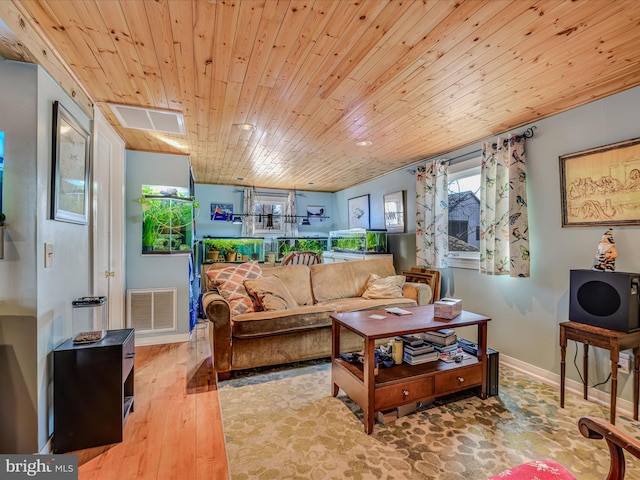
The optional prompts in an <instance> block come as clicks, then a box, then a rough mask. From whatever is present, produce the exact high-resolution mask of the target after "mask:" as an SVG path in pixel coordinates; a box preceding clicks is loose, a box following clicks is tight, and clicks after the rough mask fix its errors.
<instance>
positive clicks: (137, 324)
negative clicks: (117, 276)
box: [127, 288, 178, 332]
mask: <svg viewBox="0 0 640 480" xmlns="http://www.w3.org/2000/svg"><path fill="white" fill-rule="evenodd" d="M177 292H178V290H177V289H176V288H166V289H164V288H163V289H159V288H151V289H145V290H142V289H128V290H127V327H128V328H135V329H136V331H137V332H163V331H164V332H168V331H175V330H176V313H177V311H176V295H177Z"/></svg>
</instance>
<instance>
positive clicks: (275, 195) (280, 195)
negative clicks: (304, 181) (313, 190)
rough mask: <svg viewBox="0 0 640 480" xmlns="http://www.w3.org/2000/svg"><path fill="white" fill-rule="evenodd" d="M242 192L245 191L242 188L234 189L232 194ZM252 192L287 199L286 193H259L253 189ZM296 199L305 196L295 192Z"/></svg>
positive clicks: (263, 191)
mask: <svg viewBox="0 0 640 480" xmlns="http://www.w3.org/2000/svg"><path fill="white" fill-rule="evenodd" d="M247 188H250V187H247ZM244 190H245V189H244V188H243V189H239V188H236V189H235V190H234V192H238V193H244ZM253 192H254V193H257V194H258V195H271V196H273V197H288V196H289V194H288V193H283V192H269V191H265V190H262V191H260V190H256V189H253ZM296 197H306V195H305V194H304V193H299V192H296Z"/></svg>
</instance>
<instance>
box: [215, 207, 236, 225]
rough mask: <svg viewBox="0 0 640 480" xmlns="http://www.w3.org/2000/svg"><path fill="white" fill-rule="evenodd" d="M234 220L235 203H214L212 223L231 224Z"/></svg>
mask: <svg viewBox="0 0 640 480" xmlns="http://www.w3.org/2000/svg"><path fill="white" fill-rule="evenodd" d="M231 220H233V203H212V204H211V221H213V222H230V221H231Z"/></svg>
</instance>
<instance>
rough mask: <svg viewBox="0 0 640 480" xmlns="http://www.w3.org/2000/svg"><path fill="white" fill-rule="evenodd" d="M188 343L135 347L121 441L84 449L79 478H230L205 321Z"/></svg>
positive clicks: (99, 479)
mask: <svg viewBox="0 0 640 480" xmlns="http://www.w3.org/2000/svg"><path fill="white" fill-rule="evenodd" d="M192 336H193V339H192V340H191V341H190V342H187V343H174V344H167V345H154V346H147V347H137V348H136V360H135V362H136V363H135V404H134V408H135V410H134V411H133V412H132V413H131V414H130V416H129V419H128V421H127V424H126V425H125V429H124V439H123V441H122V443H118V444H114V445H109V446H105V447H97V448H92V449H87V450H82V451H78V452H73V453H76V454H78V463H79V465H80V467H79V469H78V470H79V479H80V480H128V479H136V480H138V479H140V480H170V479H181V480H187V479H188V480H191V479H196V480H200V479H203V480H204V479H207V480H218V479H228V478H229V473H228V468H227V457H226V451H225V447H224V435H223V432H222V420H221V417H220V405H219V403H218V393H217V391H216V382H215V375H214V373H213V371H212V369H211V358H210V353H209V345H208V341H207V338H208V333H207V325H206V324H198V325H197V326H196V328H195V329H194V333H193V335H192Z"/></svg>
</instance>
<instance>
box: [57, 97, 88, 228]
mask: <svg viewBox="0 0 640 480" xmlns="http://www.w3.org/2000/svg"><path fill="white" fill-rule="evenodd" d="M89 138H90V135H89V132H87V131H86V130H85V129H84V128H82V126H80V124H79V123H78V122H77V120H76V119H75V118H73V116H72V115H71V114H70V113H69V111H68V110H67V109H66V108H64V107H63V106H62V105H61V104H60V102H54V104H53V144H52V151H53V168H52V170H51V172H52V173H51V218H52V219H53V220H60V221H62V222H71V223H80V224H87V223H88V222H89V193H90V192H89V165H90V164H89V148H90V143H91V142H90V141H89Z"/></svg>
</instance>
